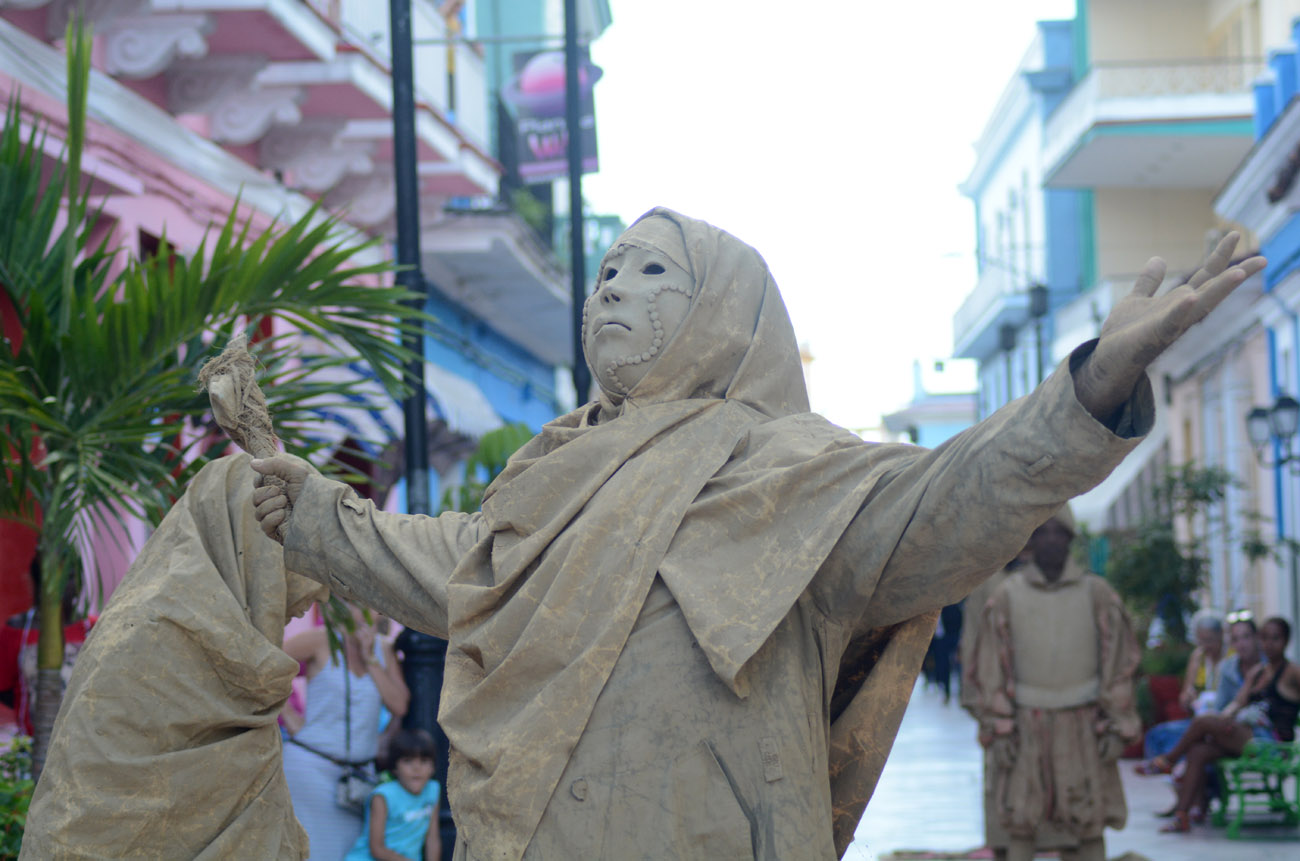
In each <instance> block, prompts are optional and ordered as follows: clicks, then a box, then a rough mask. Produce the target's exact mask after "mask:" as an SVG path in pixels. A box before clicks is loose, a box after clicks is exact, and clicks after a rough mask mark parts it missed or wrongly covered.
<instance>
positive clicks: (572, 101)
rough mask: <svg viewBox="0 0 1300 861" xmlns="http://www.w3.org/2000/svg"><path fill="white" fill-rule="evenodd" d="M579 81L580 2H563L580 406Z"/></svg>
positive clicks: (586, 383)
mask: <svg viewBox="0 0 1300 861" xmlns="http://www.w3.org/2000/svg"><path fill="white" fill-rule="evenodd" d="M580 93H581V88H580V87H579V81H578V0H564V123H565V126H566V128H567V129H568V137H569V140H568V156H569V268H570V270H571V271H572V282H571V287H572V296H573V308H572V309H571V310H572V314H571V315H570V316H571V319H572V324H573V388H574V391H576V392H577V397H578V404H579V405H582V404H585V403H586V402H587V396H588V392H590V391H591V372H590V371H588V370H587V360H586V359H585V358H584V357H583V353H582V305H583V303H584V302H586V301H587V255H586V250H585V249H584V248H583V238H584V233H585V229H584V225H583V218H582V128H581V127H580V125H579V122H580V119H581V113H582V110H581V108H582V105H581V101H580V98H581V97H580Z"/></svg>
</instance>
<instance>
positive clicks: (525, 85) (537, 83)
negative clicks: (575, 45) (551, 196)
mask: <svg viewBox="0 0 1300 861" xmlns="http://www.w3.org/2000/svg"><path fill="white" fill-rule="evenodd" d="M512 65H513V67H514V77H513V78H512V79H511V80H510V83H509V84H507V85H506V88H505V92H504V93H503V94H502V97H503V98H504V99H505V101H506V102H508V103H509V104H510V105H511V106H513V107H514V109H515V116H516V122H515V127H516V136H517V141H516V145H517V147H518V149H517V152H518V153H519V176H520V178H521V179H522V180H523V181H524V182H526V183H529V184H531V183H538V182H550V181H551V180H554V179H564V178H565V177H566V176H568V175H569V163H568V155H567V152H568V150H567V147H568V145H569V130H568V123H567V122H565V117H564V52H563V51H555V50H546V51H521V52H519V53H516V54H514V56H513V57H512ZM601 74H602V71H601V69H600V67H598V66H595V65H592V62H591V55H590V53H589V52H588V51H587V49H586V48H582V49H580V51H579V57H578V98H579V100H580V102H581V104H580V105H579V109H578V127H579V134H580V135H581V144H582V172H583V173H595V172H596V171H597V170H599V162H598V160H597V158H596V112H595V108H594V106H593V104H592V98H591V88H592V85H593V84H595V83H596V81H598V80H600V76H601Z"/></svg>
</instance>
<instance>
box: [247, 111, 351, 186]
mask: <svg viewBox="0 0 1300 861" xmlns="http://www.w3.org/2000/svg"><path fill="white" fill-rule="evenodd" d="M344 125H345V123H344V122H343V121H341V120H328V119H325V120H305V121H304V122H302V123H300V124H298V125H294V126H277V127H275V128H273V129H271V130H270V131H269V132H268V133H267V134H266V136H265V137H263V138H262V142H261V146H260V158H261V162H262V165H263V166H264V167H269V168H272V169H274V170H279V171H285V172H287V173H288V174H289V176H288V177H286V182H287V183H288V184H289V185H291V186H293V187H295V188H299V189H306V190H308V191H326V190H327V189H329V188H332V187H333V186H334V185H335V184H337V183H338V182H339V180H341V179H343V177H344V176H345V175H347V174H349V173H354V174H364V173H369V172H370V171H371V170H372V169H373V168H374V162H373V161H371V159H370V153H371V149H372V146H371V144H370V143H368V142H365V141H343V140H340V139H339V133H340V132H341V131H342V130H343V128H344Z"/></svg>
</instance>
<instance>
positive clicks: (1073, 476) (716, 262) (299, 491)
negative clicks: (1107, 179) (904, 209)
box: [254, 209, 1263, 861]
mask: <svg viewBox="0 0 1300 861" xmlns="http://www.w3.org/2000/svg"><path fill="white" fill-rule="evenodd" d="M1236 239H1237V237H1236V236H1235V235H1234V236H1232V237H1231V238H1230V239H1228V240H1225V241H1224V242H1223V243H1222V244H1221V245H1220V246H1219V248H1218V249H1217V250H1216V251H1215V252H1214V254H1213V255H1212V256H1211V257H1210V259H1209V261H1208V262H1207V264H1206V266H1205V267H1204V268H1203V269H1202V270H1201V271H1199V272H1198V273H1197V274H1196V275H1195V276H1194V278H1193V279H1192V282H1191V283H1190V284H1189V285H1187V286H1184V287H1179V288H1177V289H1176V290H1175V291H1173V292H1171V293H1169V294H1167V295H1164V296H1162V297H1160V298H1153V295H1152V294H1154V292H1155V289H1156V287H1157V286H1158V285H1159V283H1160V281H1161V279H1162V278H1163V264H1161V263H1160V262H1159V261H1158V260H1153V261H1152V263H1151V264H1149V266H1148V269H1147V270H1146V271H1145V272H1144V274H1143V276H1142V277H1141V278H1140V279H1139V282H1138V284H1137V286H1136V288H1135V290H1134V293H1133V295H1131V296H1130V297H1128V298H1127V299H1125V300H1123V301H1122V302H1120V303H1119V304H1118V305H1117V306H1116V308H1115V310H1114V311H1113V313H1112V314H1111V316H1110V318H1109V319H1108V321H1107V323H1106V325H1105V327H1104V328H1103V331H1102V335H1101V337H1100V340H1099V341H1097V342H1090V343H1088V344H1085V345H1084V346H1082V347H1080V348H1079V349H1078V350H1076V351H1075V352H1074V354H1073V355H1072V356H1070V358H1069V359H1068V361H1066V362H1065V363H1064V364H1063V365H1062V366H1061V367H1060V368H1058V369H1057V370H1056V372H1055V373H1054V374H1053V375H1052V376H1051V377H1050V378H1049V379H1048V380H1047V381H1046V382H1044V383H1043V385H1042V386H1040V387H1039V389H1038V390H1037V391H1036V392H1035V393H1034V394H1033V395H1032V396H1030V397H1027V398H1024V399H1022V400H1020V401H1017V402H1016V403H1014V404H1010V405H1008V406H1007V407H1005V408H1004V409H1002V410H1000V411H999V412H998V413H996V414H995V415H993V416H991V417H990V418H989V419H987V420H986V421H984V422H982V423H981V424H979V425H977V426H976V427H974V428H972V429H970V430H968V431H966V432H965V433H963V434H961V435H959V436H957V437H956V438H954V439H952V440H951V441H949V442H947V443H945V444H944V445H942V446H940V447H939V448H937V449H935V450H933V451H927V450H924V449H920V448H916V447H912V446H902V445H872V444H867V443H864V442H862V441H861V440H860V439H858V438H857V437H856V436H854V435H853V434H850V433H849V432H847V431H845V430H842V429H840V428H838V427H836V426H834V425H832V424H830V423H829V422H827V421H826V420H824V419H822V418H821V417H820V416H817V415H813V414H812V413H810V412H808V399H807V394H806V391H805V388H804V381H803V373H802V367H801V365H800V362H799V354H798V349H797V347H796V343H795V338H794V333H793V330H792V328H791V325H790V320H789V318H788V316H787V315H786V311H785V307H784V305H783V304H782V301H781V296H780V294H779V293H778V291H777V288H776V285H775V284H774V283H773V281H772V277H771V274H770V273H769V272H768V269H767V265H766V264H765V263H764V262H763V260H762V258H761V257H760V256H759V255H758V253H757V252H756V251H754V249H753V248H750V247H749V246H748V245H745V244H744V243H742V242H740V241H739V240H737V239H735V238H734V237H732V236H731V235H729V234H727V233H724V232H723V231H721V230H718V229H717V228H714V227H712V226H710V225H708V224H705V223H703V222H700V221H696V220H693V219H690V218H686V217H684V216H681V215H679V214H677V213H675V212H672V211H670V210H667V209H655V210H652V211H651V212H649V213H647V214H646V215H645V216H643V217H642V218H641V219H640V220H638V221H637V222H636V224H634V225H633V226H632V227H631V228H629V229H628V230H627V232H625V233H624V234H623V235H622V236H621V237H620V238H619V239H618V241H617V242H616V243H615V245H614V246H613V247H612V248H611V249H610V250H609V252H608V253H607V254H606V255H605V258H604V260H603V261H602V263H601V267H600V275H599V282H598V284H597V287H596V291H595V292H594V293H593V294H592V296H591V297H590V298H589V299H588V301H587V304H586V308H585V313H584V322H583V331H582V335H583V344H584V347H585V351H586V356H587V363H588V365H589V366H590V367H591V370H592V373H593V374H594V376H595V378H596V380H597V381H598V383H599V387H600V393H599V397H598V399H597V400H595V401H593V402H591V403H588V404H585V405H583V406H581V407H579V408H578V409H577V410H575V411H573V412H571V413H569V414H568V415H565V416H562V417H560V418H558V419H556V420H555V421H553V422H551V423H550V424H548V425H547V426H546V427H545V428H543V430H542V432H541V433H540V434H539V435H538V436H537V437H536V438H534V439H533V440H532V441H531V442H529V443H528V444H527V445H525V446H524V447H523V448H522V449H521V450H520V451H519V452H518V453H517V454H515V456H514V457H513V458H512V459H511V461H510V463H509V465H508V466H507V467H506V469H505V470H504V471H503V472H502V473H501V475H500V476H499V477H498V478H497V479H496V481H494V482H493V484H492V485H491V486H490V487H489V488H488V491H487V493H486V494H485V497H484V502H483V508H482V511H481V512H479V513H475V514H461V513H454V512H449V513H444V514H442V515H440V516H439V517H437V518H429V517H424V516H419V515H415V516H411V515H398V514H387V513H384V512H381V511H378V510H376V509H375V508H374V507H373V506H372V505H371V504H370V503H368V502H364V501H362V500H360V499H359V498H357V496H356V495H355V494H353V493H352V491H350V490H349V489H348V488H347V487H345V486H344V485H342V484H338V483H335V482H331V481H327V480H324V479H321V478H319V477H317V476H310V475H309V474H308V473H307V471H306V469H305V467H304V466H303V465H302V464H301V462H299V461H296V460H294V459H293V458H290V457H287V456H283V455H282V456H277V457H274V458H269V459H266V460H262V461H258V462H255V466H254V468H255V469H256V470H257V471H258V472H260V473H262V475H263V476H272V477H273V476H278V477H280V478H282V479H283V480H284V482H285V487H284V488H283V489H281V488H276V487H271V486H267V487H259V488H258V490H257V491H256V492H255V494H254V500H255V503H256V504H257V516H258V517H259V518H260V519H261V522H262V526H263V529H264V530H266V531H267V532H268V534H274V533H276V532H277V530H278V529H279V527H280V526H281V525H284V526H285V534H284V537H283V541H284V546H285V560H286V563H287V564H288V565H289V566H290V567H291V568H292V569H293V570H295V571H301V572H304V573H306V574H308V576H312V577H316V578H319V579H320V580H321V582H323V583H325V584H327V585H329V586H330V588H331V589H334V590H337V592H338V593H340V594H341V595H343V596H346V597H348V598H350V599H352V600H355V601H358V602H360V603H362V604H365V605H368V606H370V607H373V608H375V609H376V610H378V611H380V612H383V613H385V614H387V615H389V616H391V617H393V618H394V619H396V620H398V621H399V622H401V623H402V624H404V625H409V626H411V627H414V628H417V629H419V630H422V631H427V632H429V633H431V634H434V635H437V636H441V637H447V638H448V639H449V640H450V644H451V645H450V649H449V651H448V656H447V666H446V681H445V683H444V686H443V692H442V706H441V712H440V715H439V723H440V724H441V725H442V727H443V729H444V730H445V731H446V733H447V735H448V737H449V738H450V740H451V743H452V748H453V752H452V762H451V766H450V773H449V775H448V783H449V793H450V794H449V800H450V806H451V809H452V810H453V812H454V813H455V816H456V820H457V826H458V828H459V834H460V836H461V838H462V841H463V842H461V843H458V845H457V848H456V853H455V858H456V859H458V861H461V859H518V858H522V857H527V858H599V857H619V856H622V855H626V854H627V853H628V852H635V853H636V854H638V855H639V856H644V857H649V858H664V857H692V858H704V857H708V858H737V857H758V858H813V857H816V858H834V857H835V856H836V854H837V853H838V852H842V851H843V850H844V849H845V848H846V847H847V845H848V843H849V842H850V841H851V839H852V836H853V829H854V827H855V826H856V823H857V819H858V817H859V816H860V815H861V812H862V809H863V807H864V806H865V804H866V802H867V799H868V798H869V797H870V793H871V789H872V787H873V786H874V783H875V778H876V776H877V775H878V774H879V770H880V768H881V766H883V764H884V760H885V757H886V755H887V754H888V751H889V747H890V745H891V744H892V742H893V737H894V734H895V732H896V730H897V727H898V722H899V720H900V719H901V716H902V712H903V709H904V707H905V705H906V702H907V697H908V694H909V692H910V690H911V685H912V682H913V680H914V679H915V676H916V672H917V670H918V669H919V665H920V659H921V656H922V654H923V653H924V651H925V647H926V644H927V643H928V642H929V639H930V635H931V634H932V633H933V631H934V615H933V613H934V611H937V610H938V608H940V607H942V606H944V605H945V604H950V603H953V602H954V601H957V600H960V599H961V598H962V597H963V596H964V595H966V594H967V593H968V592H970V590H971V589H972V588H974V587H975V586H976V585H977V584H978V583H979V582H980V581H981V580H982V579H983V578H984V577H986V576H987V575H988V574H989V573H991V572H992V571H995V570H997V569H998V568H1000V567H1001V566H1002V565H1003V563H1005V562H1006V561H1007V560H1008V559H1010V558H1011V557H1012V556H1014V555H1015V554H1016V552H1017V551H1018V550H1020V548H1021V547H1023V546H1024V544H1025V539H1026V538H1028V536H1029V534H1030V533H1031V532H1032V531H1033V530H1034V528H1035V527H1037V526H1038V525H1039V524H1040V523H1042V522H1043V521H1044V520H1045V519H1047V518H1048V517H1049V516H1050V515H1051V514H1052V513H1053V512H1054V511H1056V510H1057V509H1058V508H1059V507H1060V506H1061V504H1062V503H1063V502H1064V501H1065V500H1066V499H1068V498H1070V497H1072V496H1074V495H1076V494H1079V493H1082V492H1083V491H1085V490H1087V489H1088V488H1090V487H1092V486H1094V485H1095V484H1096V483H1097V482H1099V481H1100V480H1101V479H1102V478H1103V477H1105V475H1106V474H1107V473H1108V472H1109V471H1110V470H1111V469H1112V468H1113V467H1114V466H1115V465H1116V464H1117V463H1118V462H1119V461H1120V460H1121V459H1122V458H1123V457H1124V455H1125V454H1127V453H1128V452H1129V451H1130V450H1132V448H1133V447H1134V446H1136V445H1137V443H1138V439H1139V437H1140V436H1141V435H1142V434H1143V433H1145V432H1146V431H1147V429H1148V428H1149V427H1150V426H1151V422H1152V415H1153V399H1152V397H1151V390H1150V385H1149V383H1148V382H1147V380H1146V375H1145V373H1144V370H1143V369H1144V367H1145V366H1146V364H1147V363H1148V362H1150V361H1151V359H1153V358H1154V357H1155V356H1156V355H1157V354H1159V353H1160V351H1161V350H1162V349H1164V348H1165V347H1166V346H1168V344H1170V343H1171V342H1172V341H1173V340H1174V339H1175V338H1176V337H1177V336H1178V335H1179V334H1181V332H1183V331H1184V330H1185V329H1187V328H1188V327H1189V326H1191V325H1192V324H1193V323H1194V322H1195V321H1197V320H1199V319H1201V317H1203V316H1204V315H1205V314H1206V313H1208V311H1209V310H1210V309H1211V308H1212V307H1213V306H1214V305H1215V304H1216V303H1217V302H1218V301H1219V300H1220V299H1221V298H1222V297H1223V296H1224V295H1226V294H1227V293H1228V292H1230V291H1231V290H1232V288H1233V287H1235V286H1236V285H1237V284H1238V283H1240V282H1241V281H1242V280H1243V279H1244V278H1245V277H1246V276H1247V275H1248V274H1249V273H1252V272H1255V271H1257V270H1258V269H1259V268H1261V267H1262V266H1263V261H1262V260H1261V259H1259V258H1255V259H1252V260H1251V261H1248V262H1246V263H1243V264H1241V265H1239V266H1236V267H1233V268H1231V269H1229V268H1228V260H1229V255H1230V254H1231V252H1232V249H1233V248H1234V247H1235V244H1236ZM856 259H861V258H855V257H853V256H852V255H850V256H848V257H846V261H853V260H856ZM864 259H868V260H869V258H864ZM857 274H858V276H859V277H860V278H861V279H863V280H865V279H867V278H869V277H870V269H869V267H867V266H863V267H862V268H861V271H860V272H859V273H857ZM846 277H852V273H851V272H850V271H847V270H846ZM845 289H850V288H849V287H847V286H846V288H845ZM909 620H912V621H909ZM842 676H843V678H842ZM841 681H844V682H846V685H844V686H841V687H840V688H839V691H838V692H839V694H840V695H838V696H837V684H839V683H840V682H841ZM854 691H856V694H855V693H854Z"/></svg>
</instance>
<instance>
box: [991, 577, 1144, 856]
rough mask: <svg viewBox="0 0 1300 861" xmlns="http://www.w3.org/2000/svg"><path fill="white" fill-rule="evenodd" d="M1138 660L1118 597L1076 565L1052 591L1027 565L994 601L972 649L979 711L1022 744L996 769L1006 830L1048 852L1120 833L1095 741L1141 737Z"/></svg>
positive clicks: (1113, 777) (1115, 769) (1111, 768)
mask: <svg viewBox="0 0 1300 861" xmlns="http://www.w3.org/2000/svg"><path fill="white" fill-rule="evenodd" d="M1140 657H1141V651H1140V649H1139V648H1138V644H1137V639H1136V638H1135V637H1134V635H1133V627H1132V623H1131V622H1130V621H1129V618H1128V613H1127V612H1125V610H1124V605H1123V603H1122V602H1121V601H1120V598H1119V596H1118V595H1116V594H1115V590H1114V589H1112V588H1111V587H1110V584H1108V583H1107V582H1106V581H1105V580H1103V579H1101V578H1100V577H1098V576H1097V575H1095V574H1090V573H1088V572H1087V571H1085V570H1084V569H1083V568H1082V567H1080V566H1079V564H1078V563H1077V562H1075V561H1074V560H1070V561H1069V562H1067V564H1066V567H1065V571H1064V572H1063V573H1062V575H1061V578H1060V579H1059V580H1057V581H1056V582H1054V583H1049V582H1048V581H1047V579H1046V578H1045V577H1043V572H1042V571H1040V570H1039V569H1038V567H1037V566H1036V565H1034V564H1032V563H1026V564H1025V565H1022V566H1021V567H1020V568H1018V569H1016V571H1015V572H1014V573H1013V574H1011V576H1009V577H1008V578H1007V579H1006V580H1005V581H1003V583H1002V585H1001V586H999V587H998V588H997V590H996V591H995V592H994V593H993V596H992V598H990V599H989V602H988V604H987V605H986V606H985V609H984V613H983V615H982V618H981V628H980V632H979V637H978V639H977V641H976V646H975V664H976V669H975V674H976V680H977V684H978V692H979V704H978V706H977V709H978V716H979V719H980V724H981V728H982V730H983V731H984V732H985V733H987V734H992V735H1003V736H1005V735H1008V734H1013V735H1014V738H1015V748H1016V757H1015V761H1014V762H1013V763H1011V764H1010V765H1009V766H1000V767H997V768H995V770H994V775H995V776H994V802H995V805H996V809H997V814H998V818H999V821H1000V822H1001V824H1002V827H1003V828H1004V829H1006V831H1007V832H1008V833H1009V834H1011V835H1013V836H1019V837H1030V836H1035V838H1036V839H1035V843H1036V845H1037V846H1038V848H1040V849H1053V848H1068V847H1074V846H1077V845H1078V844H1079V842H1080V841H1081V840H1088V839H1094V838H1097V837H1101V836H1102V832H1103V830H1104V829H1105V828H1106V827H1107V826H1109V827H1111V828H1123V827H1124V823H1125V821H1126V819H1127V817H1128V808H1127V806H1126V804H1125V801H1124V786H1123V784H1122V783H1121V782H1120V776H1119V765H1118V763H1117V762H1115V761H1111V762H1102V760H1101V758H1100V756H1099V755H1098V750H1097V742H1098V739H1099V738H1100V737H1101V736H1102V735H1103V734H1104V733H1112V734H1114V735H1117V736H1119V737H1121V738H1122V739H1124V740H1125V741H1126V742H1133V741H1136V740H1137V739H1138V738H1140V737H1141V732H1142V723H1141V719H1140V718H1139V717H1138V714H1137V706H1136V703H1135V701H1134V694H1133V674H1134V672H1135V671H1136V669H1137V665H1138V660H1139V659H1140ZM1085 688H1087V689H1088V690H1085Z"/></svg>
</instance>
